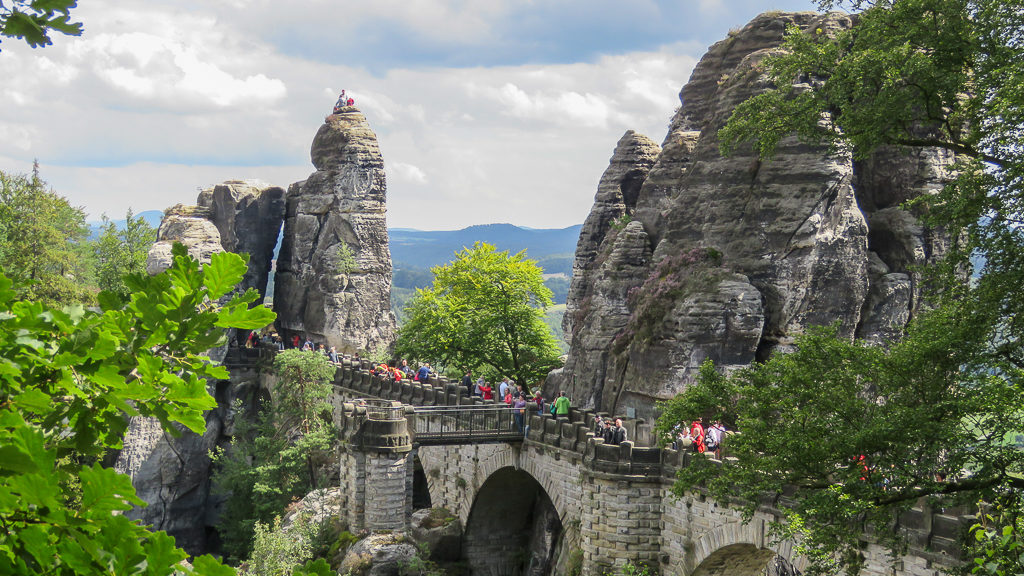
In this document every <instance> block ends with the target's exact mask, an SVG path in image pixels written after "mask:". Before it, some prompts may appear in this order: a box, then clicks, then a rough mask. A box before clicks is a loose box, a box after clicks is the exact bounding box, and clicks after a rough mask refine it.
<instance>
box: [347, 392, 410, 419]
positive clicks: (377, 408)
mask: <svg viewBox="0 0 1024 576" xmlns="http://www.w3.org/2000/svg"><path fill="white" fill-rule="evenodd" d="M356 402H357V405H359V406H366V419H367V420H378V421H382V422H395V421H398V420H404V419H405V407H404V406H402V405H401V404H399V405H398V406H395V405H394V404H393V403H392V402H391V401H390V400H378V399H376V398H364V399H360V400H357V401H356Z"/></svg>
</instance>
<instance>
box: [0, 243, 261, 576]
mask: <svg viewBox="0 0 1024 576" xmlns="http://www.w3.org/2000/svg"><path fill="white" fill-rule="evenodd" d="M245 270H246V266H245V263H244V260H242V258H241V257H239V256H238V255H235V254H228V253H222V254H215V255H213V256H212V258H211V261H210V263H209V264H207V265H206V266H204V267H203V268H202V269H201V268H200V266H199V263H198V262H196V261H195V260H193V259H192V258H190V257H189V256H188V254H187V252H186V250H185V248H184V247H183V246H180V245H178V246H175V248H174V262H173V264H172V266H171V267H170V269H169V270H167V271H166V272H165V273H163V274H159V275H157V276H152V277H150V276H146V275H141V274H139V275H133V276H130V277H129V278H128V279H127V280H126V282H127V283H128V285H129V287H130V288H131V292H132V295H131V297H130V298H129V299H124V298H121V297H119V296H118V295H116V294H113V293H110V292H102V293H100V296H99V302H100V308H99V309H91V308H90V309H87V308H84V307H82V306H81V305H73V306H65V307H63V308H51V307H47V306H46V305H44V304H43V303H41V302H33V301H25V300H23V299H21V298H20V297H19V295H18V293H17V292H16V291H15V290H13V289H12V283H11V281H10V280H9V279H7V278H6V277H4V276H2V275H0V526H2V529H0V573H3V574H90V575H91V574H147V575H167V574H170V573H172V572H173V571H174V570H180V571H184V572H193V573H199V574H231V573H233V571H232V570H231V569H230V568H227V567H225V566H223V565H221V564H220V563H219V562H217V561H216V560H214V559H212V558H210V557H208V556H206V557H201V558H195V559H193V561H192V566H193V569H191V570H186V569H184V568H182V567H181V566H180V565H179V562H180V561H181V560H183V559H184V558H185V553H184V552H183V551H181V550H179V549H177V548H175V547H174V540H173V538H171V537H170V536H167V535H166V534H165V533H163V532H150V531H149V530H148V529H146V528H145V527H143V526H140V525H138V524H137V523H135V522H132V521H130V520H129V519H128V518H127V517H126V516H124V515H123V514H121V512H123V511H125V510H128V509H129V508H130V507H131V506H132V505H133V504H143V503H142V502H141V501H140V500H139V499H138V498H137V497H136V495H135V491H134V489H133V488H132V484H131V480H130V479H129V478H128V477H127V476H125V475H121V474H118V473H117V472H115V471H114V470H112V469H109V468H104V467H102V466H101V464H100V462H101V460H102V458H103V457H104V456H105V455H106V454H107V452H108V451H109V450H113V449H118V448H120V447H121V441H122V437H123V434H124V431H125V429H126V427H127V421H128V417H129V416H134V415H142V416H149V417H155V418H157V419H158V420H159V421H160V423H161V425H162V427H163V429H164V431H165V432H167V433H168V434H171V435H173V436H177V435H180V434H181V429H182V428H187V429H189V430H191V431H193V432H196V433H199V434H201V433H202V432H203V431H204V428H205V420H204V418H203V411H204V410H208V409H211V408H213V407H214V406H215V405H216V402H215V401H214V399H213V398H212V397H211V396H210V394H209V393H208V391H207V385H206V381H207V379H224V378H227V377H228V373H227V370H226V369H224V368H223V367H221V366H214V365H212V364H211V363H210V361H209V359H208V358H207V357H206V356H205V355H204V354H205V351H206V350H208V349H210V348H211V347H214V346H217V345H220V344H222V343H223V341H224V329H225V328H228V327H234V328H240V329H258V328H261V327H263V326H265V325H267V324H268V323H269V322H271V321H272V320H273V317H274V315H273V313H272V312H270V311H268V310H266V309H265V308H263V307H261V306H260V307H255V308H252V309H250V308H249V305H250V304H251V303H252V302H254V301H255V300H256V299H257V297H258V294H257V293H256V292H255V291H253V290H249V291H247V292H246V293H245V294H242V295H239V294H236V295H233V296H232V297H231V298H230V299H229V300H227V302H225V303H223V304H221V305H218V304H215V303H216V302H217V301H218V300H220V299H221V298H222V297H225V296H226V295H228V294H229V293H230V292H231V291H232V289H233V288H234V286H235V285H236V284H237V283H238V282H240V281H241V279H242V276H243V274H244V273H245Z"/></svg>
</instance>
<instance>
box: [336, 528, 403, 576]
mask: <svg viewBox="0 0 1024 576" xmlns="http://www.w3.org/2000/svg"><path fill="white" fill-rule="evenodd" d="M416 552H417V550H416V546H414V545H413V544H412V542H410V541H409V540H408V539H407V538H406V536H405V535H404V534H402V533H393V534H371V535H370V536H367V537H366V538H363V539H362V540H360V541H359V542H356V543H355V544H353V545H352V547H351V548H349V549H348V552H346V553H345V559H344V560H342V561H341V567H340V568H338V573H339V574H351V575H352V576H398V575H399V574H401V573H402V572H401V568H402V566H403V565H408V564H409V562H410V560H412V559H413V558H414V557H415V556H416Z"/></svg>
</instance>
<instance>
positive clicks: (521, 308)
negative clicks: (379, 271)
mask: <svg viewBox="0 0 1024 576" xmlns="http://www.w3.org/2000/svg"><path fill="white" fill-rule="evenodd" d="M455 256H456V258H455V260H454V261H452V262H450V263H448V264H446V265H443V266H436V267H434V268H432V271H433V273H434V284H433V285H432V286H431V287H429V288H425V289H419V290H417V291H416V296H415V297H414V298H413V299H412V300H411V301H410V303H409V304H408V306H407V307H406V315H407V317H408V320H407V322H406V323H405V324H404V325H403V326H402V327H401V329H400V330H399V335H398V342H397V343H396V345H395V348H396V351H397V352H398V353H399V354H401V355H405V356H408V357H410V358H422V359H427V360H431V361H433V362H436V363H438V364H439V365H442V366H452V367H458V368H462V367H468V368H472V369H477V368H481V369H482V370H481V371H482V373H483V374H484V375H485V376H488V377H491V378H495V377H500V376H502V375H507V376H511V377H513V378H515V380H516V381H517V382H520V383H523V384H524V385H528V384H531V383H533V382H535V381H536V380H538V379H540V378H543V377H544V376H545V375H546V374H547V373H548V372H549V371H550V370H551V369H553V368H555V367H557V366H559V365H560V361H559V358H558V346H557V344H556V343H555V338H554V336H553V335H552V334H551V329H550V328H548V327H547V325H545V324H544V310H545V309H546V308H547V307H549V306H551V305H552V302H551V290H548V289H547V287H545V286H544V279H543V276H542V274H541V269H540V268H539V267H538V266H537V265H536V263H534V262H533V261H532V260H527V259H526V254H525V252H520V253H518V254H515V255H510V254H509V253H508V252H507V251H506V252H498V251H497V250H496V249H495V248H494V246H491V245H490V244H486V243H481V242H478V243H477V244H476V245H474V247H473V248H472V249H469V248H463V249H462V250H461V251H460V252H457V253H456V255H455Z"/></svg>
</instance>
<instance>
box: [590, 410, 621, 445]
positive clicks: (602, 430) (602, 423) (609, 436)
mask: <svg viewBox="0 0 1024 576" xmlns="http://www.w3.org/2000/svg"><path fill="white" fill-rule="evenodd" d="M626 436H627V434H626V427H625V426H623V425H622V418H616V419H615V420H612V419H611V418H602V417H601V415H600V414H598V415H597V416H595V417H594V437H595V438H600V439H602V440H604V443H605V444H615V445H618V444H622V443H623V442H625V441H626V440H627V438H626Z"/></svg>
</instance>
